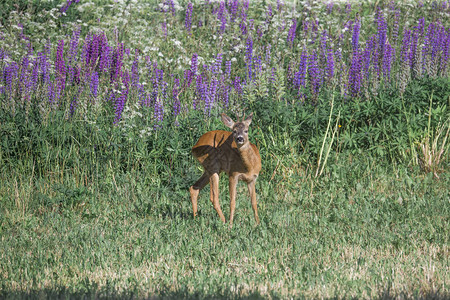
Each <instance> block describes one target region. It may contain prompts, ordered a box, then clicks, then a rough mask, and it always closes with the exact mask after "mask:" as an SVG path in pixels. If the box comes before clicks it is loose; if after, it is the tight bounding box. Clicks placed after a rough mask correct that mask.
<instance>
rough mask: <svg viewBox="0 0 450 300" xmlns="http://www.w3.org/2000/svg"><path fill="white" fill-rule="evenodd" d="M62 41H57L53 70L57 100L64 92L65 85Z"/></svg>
mask: <svg viewBox="0 0 450 300" xmlns="http://www.w3.org/2000/svg"><path fill="white" fill-rule="evenodd" d="M63 50H64V40H59V42H58V47H57V48H56V62H55V69H56V73H57V76H58V80H57V84H58V94H57V95H58V98H59V97H60V95H61V93H62V92H63V91H64V88H65V85H66V65H65V62H64V58H63Z"/></svg>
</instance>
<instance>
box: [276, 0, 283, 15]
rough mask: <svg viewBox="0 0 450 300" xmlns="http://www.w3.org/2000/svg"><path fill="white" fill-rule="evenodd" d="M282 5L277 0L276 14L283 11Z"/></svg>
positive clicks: (279, 0)
mask: <svg viewBox="0 0 450 300" xmlns="http://www.w3.org/2000/svg"><path fill="white" fill-rule="evenodd" d="M283 6H284V3H283V2H282V1H281V0H277V10H278V13H281V10H282V9H283Z"/></svg>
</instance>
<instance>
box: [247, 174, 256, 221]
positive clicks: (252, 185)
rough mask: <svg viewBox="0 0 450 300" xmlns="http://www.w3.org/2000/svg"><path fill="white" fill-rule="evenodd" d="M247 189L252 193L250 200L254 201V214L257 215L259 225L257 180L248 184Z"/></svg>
mask: <svg viewBox="0 0 450 300" xmlns="http://www.w3.org/2000/svg"><path fill="white" fill-rule="evenodd" d="M247 187H248V191H249V193H250V199H251V201H252V208H253V212H254V213H255V220H256V224H259V217H258V206H257V204H256V180H252V181H250V182H248V183H247Z"/></svg>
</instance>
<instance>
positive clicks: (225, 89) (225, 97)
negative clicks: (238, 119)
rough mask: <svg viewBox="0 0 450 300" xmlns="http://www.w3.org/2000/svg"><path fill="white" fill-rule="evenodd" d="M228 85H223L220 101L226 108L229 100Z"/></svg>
mask: <svg viewBox="0 0 450 300" xmlns="http://www.w3.org/2000/svg"><path fill="white" fill-rule="evenodd" d="M230 91H231V86H230V85H225V84H224V85H223V94H222V103H223V106H224V107H225V108H228V104H229V102H230Z"/></svg>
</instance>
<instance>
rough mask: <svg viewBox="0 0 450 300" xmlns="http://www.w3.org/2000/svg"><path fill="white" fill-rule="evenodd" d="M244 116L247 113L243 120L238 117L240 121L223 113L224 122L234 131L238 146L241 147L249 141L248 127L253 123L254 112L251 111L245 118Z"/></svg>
mask: <svg viewBox="0 0 450 300" xmlns="http://www.w3.org/2000/svg"><path fill="white" fill-rule="evenodd" d="M244 118H245V115H244V117H242V121H239V118H238V121H237V122H234V121H233V120H232V119H231V118H230V117H229V116H227V115H226V114H222V122H223V123H224V124H225V126H227V127H228V128H230V129H231V130H232V131H233V133H232V136H233V139H234V141H235V142H236V145H237V147H238V148H241V147H242V146H244V145H247V144H248V143H249V141H248V127H249V126H250V124H251V123H252V118H253V113H251V114H250V115H249V116H248V117H247V118H246V119H245V120H244Z"/></svg>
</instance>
